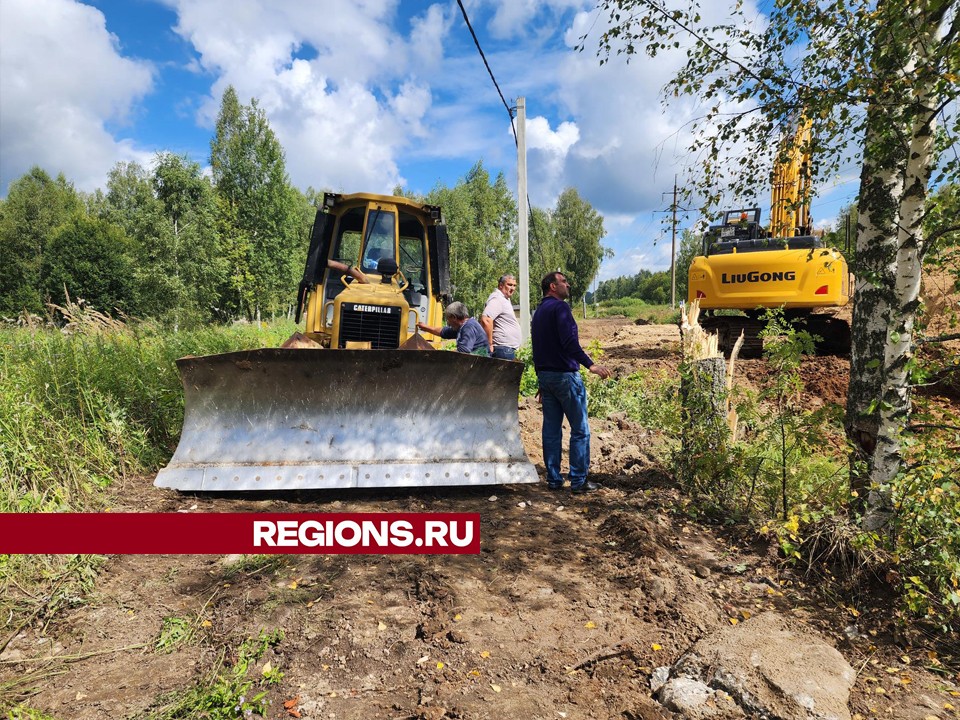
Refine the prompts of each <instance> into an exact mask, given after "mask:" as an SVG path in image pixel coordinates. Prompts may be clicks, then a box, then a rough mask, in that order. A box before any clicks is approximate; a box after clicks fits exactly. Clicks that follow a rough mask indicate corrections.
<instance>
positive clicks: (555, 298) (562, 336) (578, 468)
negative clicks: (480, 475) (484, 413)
mask: <svg viewBox="0 0 960 720" xmlns="http://www.w3.org/2000/svg"><path fill="white" fill-rule="evenodd" d="M540 288H541V290H542V291H543V300H542V301H541V302H540V305H539V306H538V307H537V311H536V312H535V313H534V315H533V320H531V322H530V337H531V340H532V342H533V365H534V367H535V368H536V371H537V381H538V382H539V385H540V399H541V402H542V407H543V430H542V441H543V464H544V466H545V467H546V470H547V487H549V488H550V489H551V490H559V489H560V488H562V487H563V476H562V475H561V474H560V455H561V451H562V447H563V418H564V416H566V418H567V422H569V423H570V475H569V476H570V489H571V490H572V491H573V492H574V493H576V494H578V495H579V494H580V493H586V492H591V491H593V490H596V489H598V488H599V487H600V486H599V485H597V484H596V483H594V482H590V481H588V480H587V470H588V469H589V468H590V425H589V423H588V422H587V389H586V387H584V384H583V378H581V377H580V366H581V365H583V366H584V367H585V368H587V369H588V370H589V371H590V372H592V373H593V374H595V375H599V376H600V377H602V378H608V377H610V375H611V374H612V373H611V372H610V370H608V369H607V368H605V367H604V366H603V365H598V364H596V363H595V362H593V360H591V359H590V356H589V355H587V354H586V353H585V352H584V351H583V348H581V347H580V336H579V332H578V330H577V323H576V321H575V320H574V319H573V312H572V311H571V310H570V306H569V305H568V304H567V302H566V300H567V298H569V297H570V283H568V282H567V278H566V276H564V274H563V273H561V272H552V273H548V274H547V275H546V276H545V277H544V278H543V280H542V281H541V283H540Z"/></svg>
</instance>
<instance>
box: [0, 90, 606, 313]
mask: <svg viewBox="0 0 960 720" xmlns="http://www.w3.org/2000/svg"><path fill="white" fill-rule="evenodd" d="M209 159H210V174H209V175H207V174H205V173H204V172H203V168H202V167H201V166H200V164H199V163H196V162H194V161H192V160H190V159H188V158H187V157H185V156H180V155H176V154H173V153H168V152H163V153H159V154H158V155H157V156H156V158H155V161H154V163H153V164H152V167H151V168H149V169H147V168H144V167H143V166H141V165H139V164H137V163H134V162H121V163H118V164H117V165H116V166H114V168H113V169H112V170H111V171H110V173H109V176H108V179H107V183H106V188H105V189H98V190H96V191H94V192H93V193H83V192H79V191H77V190H76V189H75V188H74V187H73V184H72V183H71V182H70V181H69V180H68V179H67V178H66V177H64V176H63V175H62V174H61V175H58V176H56V177H53V176H51V175H50V174H49V173H48V172H47V171H45V170H43V169H41V168H39V167H34V168H32V169H31V170H30V171H29V172H27V173H26V174H25V175H23V176H22V177H20V178H19V179H17V180H15V181H14V182H13V183H11V185H10V188H9V192H8V194H7V197H6V198H5V199H0V255H2V257H4V262H3V263H2V264H0V318H7V319H13V318H16V317H17V316H19V315H21V314H22V313H24V312H27V313H31V314H43V313H45V312H46V311H47V308H48V304H50V303H53V304H57V305H62V304H63V303H64V302H66V300H67V298H68V297H69V298H70V299H72V300H74V301H76V300H78V299H81V298H82V299H83V300H84V301H85V302H86V303H87V304H88V305H89V306H91V307H94V308H96V309H98V310H101V311H106V312H110V313H115V312H118V311H119V312H121V313H123V314H126V315H128V316H133V317H140V318H153V319H157V320H160V321H161V322H164V323H167V324H169V325H170V326H172V327H174V328H177V327H181V326H187V325H196V324H200V323H208V322H225V321H231V320H234V319H239V318H246V319H248V320H254V319H260V318H263V317H275V316H279V315H284V314H287V313H289V312H290V311H291V308H292V304H293V300H294V297H295V295H296V287H297V284H298V282H299V280H300V275H301V274H302V272H303V265H304V261H305V259H306V249H307V245H308V237H309V233H310V229H311V226H312V224H313V219H314V216H315V214H316V208H317V207H318V206H319V205H320V202H321V200H322V195H323V193H322V192H321V191H318V190H315V189H313V188H312V187H311V188H308V189H307V190H306V191H300V190H298V189H297V188H295V187H293V185H291V183H290V180H289V177H288V175H287V172H286V164H285V155H284V149H283V147H282V146H281V145H280V142H279V141H278V140H277V138H276V136H275V134H274V133H273V131H272V130H271V128H270V125H269V123H268V121H267V118H266V115H265V113H264V112H263V110H262V109H261V108H260V107H259V105H258V103H257V100H256V99H253V100H251V101H250V103H249V104H247V105H244V104H241V103H240V101H239V99H238V97H237V94H236V91H235V90H234V89H233V88H232V87H229V88H227V90H226V91H225V93H224V95H223V99H222V102H221V106H220V112H219V115H218V117H217V123H216V130H215V134H214V137H213V139H212V141H211V144H210V158H209ZM369 190H370V188H353V189H351V191H369ZM395 193H397V194H405V195H410V193H405V192H404V191H403V189H402V188H397V189H396V190H395ZM417 199H419V200H422V201H424V202H429V203H431V204H436V205H440V206H441V207H442V210H443V216H444V219H445V222H446V224H447V228H448V232H449V234H450V238H451V256H452V257H451V280H452V282H453V285H454V288H455V293H454V294H455V296H456V298H457V299H458V300H461V301H463V302H465V303H466V304H467V306H468V307H469V308H470V310H471V311H472V312H474V313H477V312H479V310H480V309H481V308H482V306H483V303H484V302H485V300H486V297H487V295H489V293H490V292H491V290H492V289H493V288H494V287H496V280H497V278H498V277H499V276H500V275H501V274H503V273H513V274H516V273H517V271H518V267H517V257H518V255H517V227H516V213H517V204H516V200H515V198H514V197H513V196H512V194H511V192H510V189H509V187H508V186H507V183H506V180H505V179H504V177H503V175H502V174H500V175H498V176H497V177H496V178H493V179H492V178H491V177H490V174H489V173H488V172H487V171H486V169H485V168H484V167H483V163H482V162H478V163H476V165H474V167H473V168H472V169H471V170H470V171H469V172H468V173H467V175H466V176H465V177H464V178H462V179H461V180H460V181H458V182H457V183H456V185H455V186H454V187H447V186H445V185H442V184H439V185H437V186H436V187H435V188H434V189H433V190H431V191H430V192H429V193H428V194H427V195H425V196H422V197H418V198H417ZM604 234H605V232H604V229H603V219H602V218H601V217H600V215H599V214H598V213H597V212H596V210H594V209H593V208H592V207H591V206H590V204H589V203H587V202H586V201H585V200H583V199H582V198H581V197H580V196H579V194H578V193H577V191H576V190H574V189H572V188H570V189H567V190H565V191H564V192H563V193H562V194H561V196H560V197H559V199H558V201H557V204H556V206H555V207H554V208H553V209H551V210H542V209H539V208H534V209H533V210H532V212H531V222H530V249H531V253H530V254H531V268H530V279H531V299H532V300H533V301H534V302H536V301H538V300H539V296H540V294H539V281H540V278H541V277H542V276H543V275H544V274H545V273H546V272H548V271H550V270H556V269H562V270H565V271H566V272H567V273H569V274H570V277H571V281H572V283H573V295H574V299H575V300H578V299H579V298H580V297H581V296H582V295H583V293H584V292H585V291H586V288H587V287H588V285H589V284H590V283H591V282H592V281H593V278H594V276H595V275H596V273H597V270H598V269H599V265H600V261H601V259H602V258H603V257H604V254H605V253H608V252H609V251H607V250H605V249H604V248H603V246H602V245H601V242H600V241H601V239H602V238H603V236H604Z"/></svg>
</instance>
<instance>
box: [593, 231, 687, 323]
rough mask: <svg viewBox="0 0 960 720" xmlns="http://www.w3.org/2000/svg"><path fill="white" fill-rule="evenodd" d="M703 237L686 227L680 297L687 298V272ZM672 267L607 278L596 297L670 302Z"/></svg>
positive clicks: (678, 263) (680, 264)
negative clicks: (670, 268)
mask: <svg viewBox="0 0 960 720" xmlns="http://www.w3.org/2000/svg"><path fill="white" fill-rule="evenodd" d="M700 241H701V236H700V235H697V234H695V233H693V232H692V231H690V230H684V231H683V232H682V234H681V236H680V243H679V245H678V247H677V257H676V261H675V265H676V300H677V302H678V303H679V302H681V301H685V300H686V299H687V271H688V270H689V269H690V263H691V262H693V258H694V257H696V256H697V255H698V254H699V253H700ZM670 286H671V281H670V270H669V269H667V270H658V271H654V270H641V271H640V272H638V273H637V274H636V275H622V276H620V277H615V278H611V279H610V280H604V281H602V282H601V283H599V284H598V285H597V290H596V292H595V293H594V295H593V300H594V301H596V302H603V301H604V300H619V299H621V298H628V297H631V298H639V299H640V300H643V301H644V302H645V303H647V304H649V305H669V304H670Z"/></svg>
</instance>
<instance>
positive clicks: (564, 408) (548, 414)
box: [537, 370, 590, 488]
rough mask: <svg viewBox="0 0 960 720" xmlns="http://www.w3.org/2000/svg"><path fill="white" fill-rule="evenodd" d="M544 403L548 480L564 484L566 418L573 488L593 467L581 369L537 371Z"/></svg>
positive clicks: (550, 483) (545, 459) (555, 485)
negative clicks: (562, 463) (561, 461)
mask: <svg viewBox="0 0 960 720" xmlns="http://www.w3.org/2000/svg"><path fill="white" fill-rule="evenodd" d="M537 379H538V380H539V382H540V399H541V401H542V403H543V435H542V438H543V464H544V465H545V466H546V468H547V483H548V484H549V485H550V486H551V487H559V486H560V485H563V476H562V475H561V474H560V455H561V449H562V446H563V418H564V416H566V418H567V422H569V423H570V487H571V488H577V487H580V486H581V485H583V483H584V482H586V480H587V469H588V468H589V467H590V425H589V424H588V422H587V389H586V387H584V385H583V378H581V377H580V373H579V372H550V371H547V370H542V371H539V372H537Z"/></svg>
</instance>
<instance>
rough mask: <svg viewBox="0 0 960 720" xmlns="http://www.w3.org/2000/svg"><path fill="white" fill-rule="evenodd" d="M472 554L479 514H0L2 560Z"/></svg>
mask: <svg viewBox="0 0 960 720" xmlns="http://www.w3.org/2000/svg"><path fill="white" fill-rule="evenodd" d="M479 552H480V514H479V513H0V553H2V554H9V555H13V554H39V555H61V554H95V555H115V554H122V555H126V554H129V555H180V554H214V555H229V554H234V553H243V554H248V553H254V554H274V553H294V554H320V555H323V554H331V555H338V554H371V555H372V554H408V555H417V554H429V555H467V554H476V553H479Z"/></svg>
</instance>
